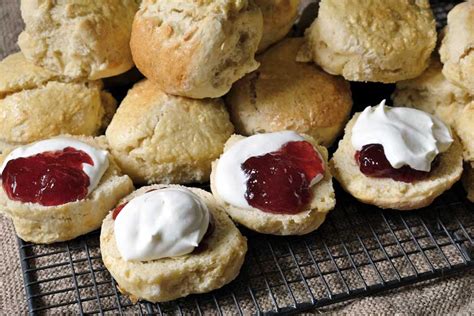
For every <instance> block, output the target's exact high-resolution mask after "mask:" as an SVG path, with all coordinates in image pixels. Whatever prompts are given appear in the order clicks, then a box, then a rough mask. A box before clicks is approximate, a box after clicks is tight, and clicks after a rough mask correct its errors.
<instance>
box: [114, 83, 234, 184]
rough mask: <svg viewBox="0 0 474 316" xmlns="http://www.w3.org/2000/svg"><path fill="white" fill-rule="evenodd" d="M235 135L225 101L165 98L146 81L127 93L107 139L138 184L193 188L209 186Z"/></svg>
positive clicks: (165, 96)
mask: <svg viewBox="0 0 474 316" xmlns="http://www.w3.org/2000/svg"><path fill="white" fill-rule="evenodd" d="M232 132H233V126H232V124H231V123H230V120H229V115H228V113H227V111H226V109H225V107H224V104H223V102H222V100H220V99H204V100H193V99H187V98H182V97H176V96H172V95H167V94H166V93H164V92H162V91H160V90H159V88H158V87H157V86H156V85H155V84H154V83H153V82H151V81H149V80H144V81H141V82H139V83H138V84H136V85H135V86H134V87H133V88H132V89H131V90H129V92H128V95H127V97H126V98H125V99H124V100H123V102H122V104H121V105H120V107H119V109H118V111H117V113H116V114H115V116H114V118H113V119H112V122H111V123H110V125H109V127H108V129H107V131H106V137H107V140H108V142H109V144H110V147H111V151H112V153H113V154H114V155H115V157H116V159H117V162H118V164H119V165H120V167H121V168H122V170H123V171H124V172H125V173H126V174H128V175H130V177H131V178H132V179H133V180H134V181H135V182H137V183H192V182H206V181H208V180H209V174H210V172H211V162H212V161H213V160H214V159H216V158H217V157H218V156H219V155H220V153H221V152H222V150H223V148H224V143H225V141H226V140H227V139H228V138H229V137H230V135H231V134H232Z"/></svg>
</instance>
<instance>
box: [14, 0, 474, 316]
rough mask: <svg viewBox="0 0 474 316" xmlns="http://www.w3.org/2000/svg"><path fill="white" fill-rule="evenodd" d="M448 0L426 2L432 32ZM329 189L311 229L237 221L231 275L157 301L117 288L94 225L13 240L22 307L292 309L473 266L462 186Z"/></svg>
mask: <svg viewBox="0 0 474 316" xmlns="http://www.w3.org/2000/svg"><path fill="white" fill-rule="evenodd" d="M453 5H454V2H452V1H432V8H433V12H434V13H435V15H436V17H437V21H438V29H439V28H441V27H442V26H443V25H444V24H445V23H446V12H447V11H448V10H449V9H450V8H451V7H452V6H453ZM353 92H355V93H358V92H357V90H356V91H353ZM359 94H361V95H363V94H365V93H360V92H359ZM336 195H337V205H336V208H335V210H334V211H332V212H330V213H329V215H328V218H327V220H326V221H325V223H324V224H323V225H322V226H321V227H320V228H319V229H318V230H317V231H315V232H313V233H310V234H308V235H305V236H290V237H277V236H268V235H261V234H256V233H254V232H251V231H249V230H246V229H244V228H241V231H242V233H243V234H244V235H245V236H246V237H247V239H248V243H249V251H248V253H247V257H246V260H245V263H244V266H243V267H242V270H241V273H240V275H239V276H238V277H237V279H236V280H234V281H233V282H232V283H230V284H228V285H226V286H224V287H223V288H221V289H219V290H216V291H213V292H211V293H208V294H202V295H191V296H189V297H186V298H182V299H178V300H175V301H172V302H167V303H161V304H152V303H148V302H139V303H137V304H133V303H132V302H131V301H130V300H129V299H128V298H127V297H126V296H124V295H122V294H121V293H120V291H119V290H118V289H117V284H116V282H115V280H114V279H113V278H112V277H111V275H110V274H109V272H108V271H107V270H106V269H105V267H104V265H103V262H102V260H101V255H100V247H99V231H95V232H92V233H90V234H88V235H85V236H82V237H80V238H77V239H76V240H73V241H69V242H63V243H57V244H53V245H47V246H45V245H35V244H31V243H27V242H24V241H22V240H20V239H18V245H19V253H20V263H21V269H22V272H23V279H24V285H25V290H26V297H27V304H28V308H29V312H30V314H31V315H37V314H42V313H45V312H47V313H62V312H69V313H70V312H75V313H79V314H112V313H113V314H128V313H133V314H139V315H150V314H156V315H185V314H198V315H207V314H213V315H214V314H217V315H235V314H238V315H250V314H262V315H274V314H292V313H297V312H302V311H306V310H309V309H314V308H318V307H322V306H327V305H330V304H334V303H338V302H342V301H346V300H350V299H354V298H357V297H361V296H366V295H370V294H374V293H379V292H381V291H387V290H391V289H395V288H399V287H402V286H406V285H409V284H414V283H417V282H422V281H426V280H430V279H434V278H438V277H445V276H448V275H452V274H456V273H462V272H463V271H467V270H468V269H472V268H473V267H474V204H472V203H470V202H468V201H467V200H466V198H465V192H464V191H463V189H462V187H461V185H459V184H457V185H456V186H455V187H454V188H453V189H451V190H450V191H448V192H446V193H445V194H443V195H442V196H441V197H440V198H438V199H437V200H436V201H435V202H434V203H433V204H432V205H431V206H429V207H428V208H425V209H422V210H418V211H413V212H397V211H390V210H387V211H382V210H380V209H378V208H376V207H373V206H369V205H365V204H361V203H359V202H357V201H355V200H354V199H353V198H352V197H350V196H349V195H348V194H346V193H345V192H343V191H342V190H341V189H340V188H339V187H338V186H336Z"/></svg>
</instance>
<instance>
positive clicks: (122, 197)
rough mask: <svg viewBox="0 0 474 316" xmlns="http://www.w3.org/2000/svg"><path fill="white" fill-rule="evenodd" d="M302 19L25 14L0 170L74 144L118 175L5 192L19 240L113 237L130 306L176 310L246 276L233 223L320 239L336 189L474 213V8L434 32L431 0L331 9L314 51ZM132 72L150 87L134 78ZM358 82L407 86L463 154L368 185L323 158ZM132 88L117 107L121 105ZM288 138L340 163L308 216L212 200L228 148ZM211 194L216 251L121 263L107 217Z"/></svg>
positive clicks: (4, 88) (103, 6) (159, 3)
mask: <svg viewBox="0 0 474 316" xmlns="http://www.w3.org/2000/svg"><path fill="white" fill-rule="evenodd" d="M306 2H307V1H306ZM301 6H302V5H301V3H300V1H299V0H186V1H184V0H174V1H172V0H142V1H140V0H102V1H93V0H87V1H79V0H71V1H53V0H47V1H39V0H22V1H21V13H22V18H23V20H24V22H25V30H24V31H23V32H22V33H21V34H20V36H19V38H18V44H19V46H20V49H21V52H18V53H15V54H12V55H10V56H8V57H6V58H5V59H4V60H3V61H1V62H0V118H1V122H2V124H0V152H1V155H0V162H1V161H3V159H5V157H6V156H7V155H8V154H9V153H10V152H11V151H12V150H14V149H15V148H17V147H19V146H24V145H27V144H30V143H33V142H37V141H40V140H44V139H49V138H52V137H55V136H59V135H67V136H68V137H72V138H75V139H78V140H80V141H82V142H85V143H87V144H89V145H91V146H94V147H97V148H100V149H102V150H106V151H108V153H109V162H110V163H109V166H108V169H107V171H106V172H105V174H104V176H103V177H102V179H101V182H100V183H99V185H98V187H97V188H96V189H95V190H94V192H93V193H92V194H90V195H89V196H88V197H87V198H86V199H84V200H82V201H77V202H72V203H67V204H64V205H60V206H54V207H46V206H38V205H36V206H35V205H32V204H31V203H30V204H28V203H21V202H16V201H12V200H9V198H8V197H7V195H6V194H5V193H4V192H3V190H1V189H0V208H1V211H2V212H4V213H5V214H6V215H8V216H9V217H11V218H12V220H13V222H14V224H15V229H16V231H17V234H18V235H19V236H20V237H21V238H23V239H24V240H28V241H33V242H37V243H53V242H58V241H64V240H70V239H73V238H76V237H77V236H80V235H83V234H86V233H88V232H90V231H92V230H95V229H98V228H99V227H101V225H102V232H101V251H102V256H103V260H104V263H105V265H106V267H107V268H108V269H109V270H110V271H111V273H112V275H113V276H114V278H115V279H116V280H117V282H118V284H119V286H120V289H121V291H122V292H123V293H125V294H128V295H129V296H130V297H131V298H132V299H134V300H138V299H146V300H149V301H167V300H172V299H175V298H178V297H183V296H186V295H189V294H193V293H203V292H208V291H210V290H213V289H216V288H219V287H221V286H223V285H225V284H226V283H228V282H230V281H232V280H233V279H234V278H235V277H236V276H237V275H238V273H239V270H240V267H241V266H242V264H243V261H244V258H245V253H246V251H247V242H246V239H245V237H243V236H242V235H241V234H240V232H239V230H238V229H237V228H236V227H235V226H234V224H233V222H232V220H231V219H230V218H229V216H228V215H230V217H231V218H232V219H233V220H234V221H235V222H237V223H239V224H241V225H243V226H246V227H247V228H250V229H252V230H255V231H257V232H260V233H266V234H274V235H301V234H306V233H309V232H311V231H314V230H315V229H317V228H318V227H319V226H320V225H321V224H322V223H323V221H324V220H325V217H326V215H327V213H328V212H329V211H330V210H331V209H333V208H334V206H335V204H336V196H335V193H334V189H333V185H332V176H334V177H335V178H336V179H337V180H338V181H339V182H340V184H341V186H342V187H343V188H344V189H345V190H347V191H348V192H349V193H351V194H352V195H353V196H354V197H355V198H357V199H358V200H360V201H362V202H365V203H368V204H374V205H377V206H379V207H382V208H391V209H399V210H411V209H417V208H421V207H425V206H428V205H429V204H431V203H432V202H433V200H434V199H435V198H436V197H438V196H439V195H440V194H442V193H443V192H444V191H446V190H447V189H449V188H450V187H451V186H452V185H453V184H454V183H455V182H457V181H458V180H459V179H461V177H462V181H463V184H464V187H465V189H466V191H467V194H468V199H469V200H470V201H472V202H474V1H472V0H469V1H465V2H462V3H460V4H458V5H457V6H455V7H454V8H453V9H452V10H451V11H450V12H449V14H448V23H447V26H446V27H445V28H444V29H443V30H442V31H441V32H439V34H438V32H437V30H436V22H435V19H434V16H433V13H432V10H431V8H430V4H429V1H428V0H417V1H409V0H371V1H359V0H321V1H320V3H319V6H312V5H311V6H309V7H308V8H307V10H313V11H318V12H317V18H316V19H315V20H314V22H312V24H311V25H310V26H309V27H308V28H307V29H306V31H305V35H304V37H290V36H289V33H291V30H292V27H293V26H294V25H295V22H296V21H297V20H298V19H299V17H300V16H301V12H302V7H301ZM313 13H314V15H316V12H313ZM134 67H136V69H135V68H134ZM137 69H138V71H139V72H140V73H141V74H142V75H143V76H144V77H145V78H143V79H141V80H139V81H138V82H137V78H141V77H140V75H137V74H138V72H137ZM349 81H352V82H354V81H355V82H378V83H387V84H390V83H396V88H395V92H394V93H393V94H392V99H391V100H389V101H388V102H391V103H392V104H393V106H395V107H410V108H416V109H419V110H422V111H424V112H427V113H430V114H432V115H434V116H436V117H438V118H440V119H441V120H442V121H443V122H444V123H445V124H447V125H448V126H450V128H451V130H452V132H453V135H454V138H455V142H454V143H453V145H452V148H451V149H450V151H449V152H448V153H449V155H445V156H446V157H445V158H442V162H441V163H442V164H443V163H445V164H446V166H445V165H443V166H442V167H441V168H439V169H440V172H439V175H437V176H436V178H433V179H430V180H429V181H428V180H427V181H421V182H415V183H403V184H395V183H394V182H395V181H393V180H391V179H371V178H367V177H364V178H363V181H362V180H360V177H359V175H355V174H352V173H351V172H352V171H350V170H348V168H349V167H348V166H347V165H346V164H345V162H344V163H340V164H337V162H334V161H331V162H328V160H329V159H330V158H331V157H328V152H327V149H326V148H328V147H330V146H332V145H335V141H336V140H337V139H338V137H340V136H341V135H342V134H343V133H344V129H345V128H346V131H345V134H346V136H348V135H349V134H350V130H351V128H352V125H353V122H352V121H351V122H349V124H348V121H349V119H350V116H351V113H352V112H351V111H352V105H353V101H352V94H351V87H350V84H349ZM132 84H133V87H132V88H131V89H130V90H128V92H127V94H126V96H125V98H124V99H123V100H122V101H121V102H120V104H118V102H117V100H116V99H115V98H114V96H112V94H111V93H110V92H109V91H110V90H114V91H115V90H121V89H122V90H123V89H126V87H130V86H131V85H132ZM373 105H375V104H373ZM279 131H295V132H297V133H299V134H301V135H304V137H305V139H307V141H308V142H310V143H311V144H313V146H314V147H315V148H318V151H319V152H320V153H322V158H323V160H324V162H325V163H326V164H327V165H328V166H330V168H329V167H328V168H327V170H326V171H325V173H324V179H323V180H322V181H321V182H320V184H318V187H317V189H315V190H316V191H315V192H314V194H315V195H314V197H313V202H312V203H311V209H310V210H308V211H305V212H303V213H301V214H296V215H287V214H284V215H282V214H279V215H275V214H271V213H265V212H261V211H259V210H257V209H253V210H243V209H239V208H238V207H235V206H233V205H229V204H228V203H226V202H225V201H223V200H222V199H221V198H220V197H219V196H217V195H216V193H215V192H216V190H215V188H213V187H212V186H213V185H214V184H215V181H214V180H213V179H212V178H213V177H214V176H215V175H214V173H215V165H216V162H217V161H218V159H219V157H220V156H221V155H222V154H223V152H226V151H228V150H229V148H231V147H232V146H233V144H235V143H236V142H237V141H239V140H241V139H244V137H249V136H251V135H255V134H261V133H272V132H279ZM344 144H345V141H344V140H343V141H341V143H340V144H339V149H338V150H341V152H342V151H343V149H344V148H342V146H343V145H344ZM341 148H342V149H341ZM344 154H345V155H346V156H347V157H350V158H351V159H352V157H353V153H352V152H351V153H344ZM443 159H444V160H443ZM445 169H446V170H445ZM448 169H449V170H448ZM445 171H446V172H445ZM354 172H357V173H358V172H359V171H358V170H357V171H354ZM443 172H445V173H443ZM461 174H462V176H461ZM209 181H210V182H211V190H212V192H213V193H214V194H211V193H208V192H205V191H203V190H199V189H195V188H192V189H191V190H192V191H193V192H194V193H195V194H196V195H198V196H199V197H200V198H202V199H203V201H205V203H206V204H207V206H208V208H209V210H210V211H211V213H212V215H213V217H214V221H215V224H214V226H215V227H214V232H213V234H212V237H211V238H210V240H209V241H208V245H207V249H206V250H204V251H202V252H199V253H197V254H193V253H191V254H189V255H185V256H182V257H176V258H174V257H173V258H165V259H159V260H155V261H150V262H129V261H126V260H123V259H122V258H120V254H119V252H118V250H117V249H116V247H115V239H114V233H113V229H114V226H113V219H112V215H111V212H110V211H111V210H113V209H114V208H115V207H116V206H117V205H120V204H123V203H124V202H127V201H130V200H131V199H133V198H134V197H136V196H138V195H140V194H144V193H145V192H149V190H150V189H160V188H167V187H178V186H180V185H184V184H187V185H188V184H195V183H208V182H209ZM134 186H136V187H140V186H143V187H141V188H140V189H138V190H136V191H134ZM132 191H134V192H132ZM385 197H386V198H385ZM384 198H385V199H384ZM104 218H105V220H104ZM147 265H148V266H147ZM203 280H205V281H203ZM157 288H158V290H157Z"/></svg>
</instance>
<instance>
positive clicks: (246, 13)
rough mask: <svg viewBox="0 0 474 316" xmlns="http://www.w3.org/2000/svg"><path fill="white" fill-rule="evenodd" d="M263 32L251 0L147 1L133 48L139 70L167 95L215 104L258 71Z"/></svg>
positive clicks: (135, 30) (134, 32)
mask: <svg viewBox="0 0 474 316" xmlns="http://www.w3.org/2000/svg"><path fill="white" fill-rule="evenodd" d="M262 28H263V20H262V13H261V11H260V9H259V8H258V7H257V6H256V5H255V3H254V2H253V1H251V0H218V1H198V0H192V1H183V0H179V1H171V0H160V1H158V0H144V1H143V2H142V4H141V7H140V10H139V11H138V13H137V15H136V16H135V20H134V22H133V29H132V38H131V41H130V46H131V49H132V54H133V60H134V61H135V64H136V65H137V67H138V69H139V70H140V71H141V72H142V73H143V74H144V75H145V77H147V78H148V79H150V80H152V81H154V82H156V84H157V85H158V86H159V87H160V89H161V90H163V91H164V92H166V93H169V94H174V95H180V96H186V97H190V98H197V99H202V98H209V97H210V98H214V97H220V96H222V95H224V94H226V93H227V92H228V91H229V89H230V87H231V85H232V84H233V83H234V82H235V81H237V80H238V79H240V78H242V77H243V76H244V75H245V74H246V73H249V72H251V71H253V70H255V69H256V68H257V67H258V63H257V62H256V61H255V59H254V55H255V52H256V51H257V47H258V44H259V42H260V39H261V37H262Z"/></svg>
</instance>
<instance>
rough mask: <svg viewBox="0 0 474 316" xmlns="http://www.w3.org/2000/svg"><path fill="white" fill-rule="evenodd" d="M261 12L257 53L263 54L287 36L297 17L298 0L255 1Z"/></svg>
mask: <svg viewBox="0 0 474 316" xmlns="http://www.w3.org/2000/svg"><path fill="white" fill-rule="evenodd" d="M255 3H256V4H257V5H258V6H259V7H260V9H261V10H262V15H263V35H262V40H261V41H260V44H259V45H258V52H259V53H260V52H263V51H264V50H265V49H267V48H268V47H269V46H270V45H272V44H275V43H276V42H278V41H279V40H281V39H282V38H284V37H285V36H286V34H288V32H289V31H290V29H291V27H292V26H293V24H294V23H295V20H296V18H297V16H298V6H299V4H300V0H255Z"/></svg>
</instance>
